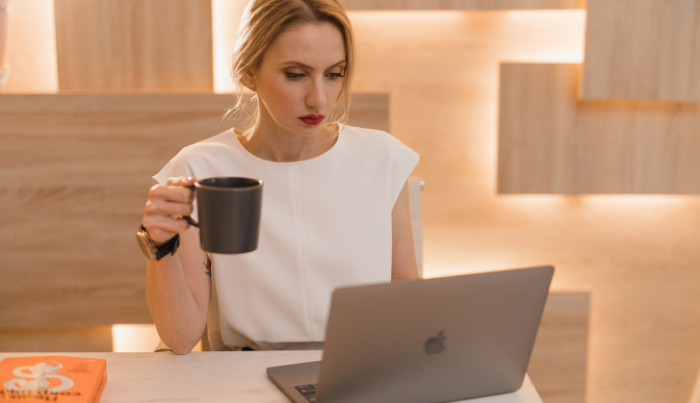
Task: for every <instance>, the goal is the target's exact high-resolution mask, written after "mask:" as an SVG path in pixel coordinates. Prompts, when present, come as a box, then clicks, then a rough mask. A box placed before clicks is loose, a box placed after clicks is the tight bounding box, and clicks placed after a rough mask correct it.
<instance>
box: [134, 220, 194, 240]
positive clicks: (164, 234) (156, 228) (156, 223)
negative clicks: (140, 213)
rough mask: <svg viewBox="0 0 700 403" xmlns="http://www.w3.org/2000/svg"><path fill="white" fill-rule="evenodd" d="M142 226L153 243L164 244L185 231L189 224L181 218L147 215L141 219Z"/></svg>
mask: <svg viewBox="0 0 700 403" xmlns="http://www.w3.org/2000/svg"><path fill="white" fill-rule="evenodd" d="M143 226H144V228H146V231H147V232H148V235H149V236H150V237H151V239H153V241H155V242H165V241H167V240H169V239H170V238H172V237H174V236H175V235H177V234H179V233H180V232H183V231H185V230H186V229H187V228H188V227H189V224H188V223H187V221H185V220H184V219H182V218H173V217H168V216H163V215H147V216H144V218H143Z"/></svg>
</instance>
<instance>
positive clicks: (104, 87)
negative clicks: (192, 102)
mask: <svg viewBox="0 0 700 403" xmlns="http://www.w3.org/2000/svg"><path fill="white" fill-rule="evenodd" d="M54 7H55V15H56V48H57V59H58V87H59V91H93V92H95V91H108V92H109V91H117V92H121V91H125V92H178V91H179V92H211V91H213V85H214V84H213V82H214V81H213V56H212V55H213V53H212V52H213V50H212V21H211V0H117V1H115V0H56V1H55V2H54Z"/></svg>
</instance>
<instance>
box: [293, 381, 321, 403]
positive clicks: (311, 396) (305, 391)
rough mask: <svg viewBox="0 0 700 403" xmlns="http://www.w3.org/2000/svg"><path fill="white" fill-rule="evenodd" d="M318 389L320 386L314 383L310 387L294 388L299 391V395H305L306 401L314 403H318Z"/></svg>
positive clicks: (300, 386)
mask: <svg viewBox="0 0 700 403" xmlns="http://www.w3.org/2000/svg"><path fill="white" fill-rule="evenodd" d="M317 387H318V385H316V384H315V383H312V384H309V385H299V386H295V387H294V388H296V390H298V391H299V393H301V394H302V395H304V397H305V398H306V400H308V401H310V402H312V403H314V402H316V388H317Z"/></svg>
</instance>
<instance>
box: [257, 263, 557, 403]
mask: <svg viewBox="0 0 700 403" xmlns="http://www.w3.org/2000/svg"><path fill="white" fill-rule="evenodd" d="M553 274H554V268H553V267H552V266H544V267H533V268H527V269H517V270H506V271H497V272H489V273H478V274H468V275H463V276H454V277H443V278H436V279H429V280H412V281H404V282H397V283H388V284H376V285H365V286H356V287H346V288H339V289H337V290H336V291H335V292H334V293H333V298H332V302H331V310H330V316H329V319H328V327H327V331H326V340H325V343H324V349H323V360H322V361H320V362H319V361H316V362H309V363H303V364H296V365H286V366H281V367H272V368H268V369H267V374H268V376H269V377H270V379H271V380H272V381H273V382H274V383H275V384H276V385H277V386H278V387H279V388H280V389H281V390H282V391H283V392H284V394H285V395H287V397H289V399H290V400H291V401H293V402H296V403H308V402H319V403H341V402H362V403H373V402H377V403H391V402H397V403H398V402H401V403H406V402H416V403H423V402H425V403H428V402H431V403H432V402H447V401H453V400H462V399H470V398H475V397H481V396H490V395H496V394H501V393H510V392H515V391H517V390H518V389H520V387H521V386H522V384H523V380H524V378H525V372H526V370H527V366H528V362H529V361H530V353H531V352H532V347H533V345H534V343H535V336H536V335H537V329H538V328H539V325H540V319H541V318H542V311H543V309H544V304H545V302H546V300H547V295H548V292H549V285H550V283H551V280H552V276H553Z"/></svg>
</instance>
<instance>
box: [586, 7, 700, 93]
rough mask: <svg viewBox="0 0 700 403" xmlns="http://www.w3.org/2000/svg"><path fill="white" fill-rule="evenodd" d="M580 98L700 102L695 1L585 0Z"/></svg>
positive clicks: (699, 25)
mask: <svg viewBox="0 0 700 403" xmlns="http://www.w3.org/2000/svg"><path fill="white" fill-rule="evenodd" d="M584 60H585V65H584V75H583V92H582V95H583V97H584V98H593V99H645V100H664V101H676V102H700V0H663V1H661V0H615V1H610V0H588V17H587V26H586V48H585V59H584Z"/></svg>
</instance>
